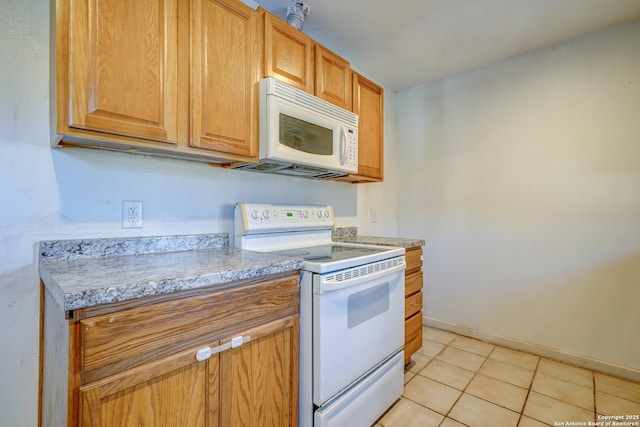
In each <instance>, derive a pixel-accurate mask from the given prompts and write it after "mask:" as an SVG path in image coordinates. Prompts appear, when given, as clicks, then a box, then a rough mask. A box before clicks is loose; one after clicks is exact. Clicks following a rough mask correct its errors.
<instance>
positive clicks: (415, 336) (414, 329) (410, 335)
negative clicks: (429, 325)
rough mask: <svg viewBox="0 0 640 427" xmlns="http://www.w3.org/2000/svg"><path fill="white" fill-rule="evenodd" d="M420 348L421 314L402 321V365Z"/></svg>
mask: <svg viewBox="0 0 640 427" xmlns="http://www.w3.org/2000/svg"><path fill="white" fill-rule="evenodd" d="M420 347H422V312H419V313H416V314H414V315H413V316H411V317H410V318H408V319H407V320H405V321H404V363H405V364H406V363H407V362H409V359H410V358H411V355H412V354H413V353H415V352H416V351H418V350H419V349H420Z"/></svg>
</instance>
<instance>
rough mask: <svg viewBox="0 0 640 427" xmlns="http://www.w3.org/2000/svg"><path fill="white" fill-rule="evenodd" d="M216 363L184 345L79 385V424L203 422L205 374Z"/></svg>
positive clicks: (95, 426) (108, 426) (157, 426)
mask: <svg viewBox="0 0 640 427" xmlns="http://www.w3.org/2000/svg"><path fill="white" fill-rule="evenodd" d="M216 362H217V359H213V361H212V365H211V366H209V362H197V361H196V360H195V350H189V351H185V352H182V353H179V354H177V355H174V356H170V357H167V358H164V359H160V360H157V361H154V362H150V363H148V364H146V365H143V366H140V367H139V368H135V369H131V370H129V371H125V372H122V373H120V374H117V375H114V376H112V377H108V378H105V379H103V380H100V381H97V382H95V383H90V384H87V385H85V386H82V387H80V422H81V425H83V426H92V427H102V426H104V427H118V426H149V427H152V426H153V427H164V426H167V427H169V426H177V425H188V426H204V425H205V417H206V414H207V408H206V405H207V401H208V399H207V383H208V380H207V375H208V372H209V371H213V372H217V370H218V366H217V364H216ZM214 393H217V391H214ZM214 397H215V396H214Z"/></svg>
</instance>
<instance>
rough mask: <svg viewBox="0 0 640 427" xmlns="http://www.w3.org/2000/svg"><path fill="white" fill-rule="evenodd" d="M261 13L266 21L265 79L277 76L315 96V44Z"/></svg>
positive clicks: (276, 19)
mask: <svg viewBox="0 0 640 427" xmlns="http://www.w3.org/2000/svg"><path fill="white" fill-rule="evenodd" d="M258 10H259V11H260V13H261V15H262V17H263V21H264V22H263V25H264V38H263V43H264V71H263V77H274V78H277V79H278V80H282V81H283V82H285V83H287V84H289V85H291V86H293V87H296V88H298V89H300V90H304V91H305V92H309V93H311V94H314V93H315V88H314V80H313V46H314V41H313V40H312V39H310V38H309V37H307V36H306V35H304V34H303V33H301V32H300V31H298V30H296V29H295V28H293V27H291V26H290V25H289V24H287V23H286V22H284V21H282V20H281V19H280V18H278V17H277V16H275V15H273V14H271V13H269V12H268V11H266V10H265V9H263V8H259V9H258Z"/></svg>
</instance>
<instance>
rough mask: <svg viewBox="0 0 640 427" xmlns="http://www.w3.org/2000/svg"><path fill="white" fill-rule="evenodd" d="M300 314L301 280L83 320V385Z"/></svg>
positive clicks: (292, 278) (284, 280) (289, 279)
mask: <svg viewBox="0 0 640 427" xmlns="http://www.w3.org/2000/svg"><path fill="white" fill-rule="evenodd" d="M298 313H299V280H298V276H297V275H296V276H290V277H286V278H278V279H273V280H269V281H265V282H261V283H258V284H254V285H247V286H242V287H239V288H236V289H228V290H222V291H218V292H214V293H209V294H203V295H198V296H194V297H188V298H182V299H177V300H173V301H166V302H162V303H158V304H154V305H149V306H143V307H139V308H133V309H129V310H123V311H121V312H116V313H111V314H104V315H100V316H95V317H91V318H87V319H83V320H82V321H81V322H80V334H81V342H82V345H83V351H82V356H81V369H82V382H83V383H86V382H87V381H95V380H97V379H99V378H103V377H105V376H107V375H110V374H112V373H114V372H118V371H121V370H124V369H128V368H131V367H135V366H138V365H140V364H142V363H145V362H148V361H150V360H154V359H157V358H160V357H164V356H167V355H169V354H174V353H176V352H178V351H181V350H185V349H188V348H190V347H192V346H196V345H199V344H201V343H208V342H211V341H214V340H217V339H220V338H222V337H226V336H229V335H231V334H233V333H235V332H236V331H238V330H244V329H249V328H251V327H256V326H258V325H260V324H264V323H266V322H269V321H272V320H275V319H278V318H282V317H285V316H290V315H296V314H298Z"/></svg>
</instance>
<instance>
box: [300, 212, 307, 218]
mask: <svg viewBox="0 0 640 427" xmlns="http://www.w3.org/2000/svg"><path fill="white" fill-rule="evenodd" d="M300 215H302V218H304V219H307V218H309V211H300Z"/></svg>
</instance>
